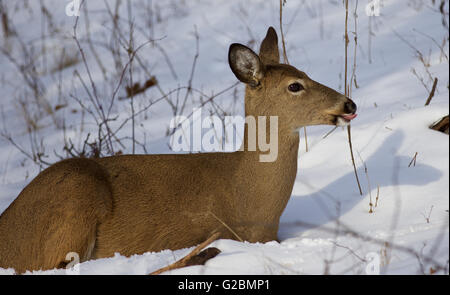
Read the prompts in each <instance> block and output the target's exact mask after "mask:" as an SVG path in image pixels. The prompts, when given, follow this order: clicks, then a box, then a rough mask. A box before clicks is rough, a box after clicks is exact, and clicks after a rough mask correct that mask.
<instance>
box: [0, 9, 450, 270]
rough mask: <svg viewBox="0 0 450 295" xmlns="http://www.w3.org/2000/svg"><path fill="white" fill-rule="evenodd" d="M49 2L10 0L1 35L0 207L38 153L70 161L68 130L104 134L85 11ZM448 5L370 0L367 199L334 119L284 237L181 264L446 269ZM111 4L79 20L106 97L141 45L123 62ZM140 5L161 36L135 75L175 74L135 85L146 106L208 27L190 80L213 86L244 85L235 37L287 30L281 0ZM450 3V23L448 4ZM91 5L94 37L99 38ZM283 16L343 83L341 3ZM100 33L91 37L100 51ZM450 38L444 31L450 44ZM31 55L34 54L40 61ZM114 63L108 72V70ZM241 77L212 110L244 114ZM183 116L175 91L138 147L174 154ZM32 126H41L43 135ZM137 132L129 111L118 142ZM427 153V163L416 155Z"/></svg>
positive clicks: (298, 62) (364, 74) (306, 52)
mask: <svg viewBox="0 0 450 295" xmlns="http://www.w3.org/2000/svg"><path fill="white" fill-rule="evenodd" d="M42 2H43V3H44V5H45V8H46V9H47V12H46V13H47V15H50V17H48V16H43V14H42V13H41V7H40V6H39V1H11V2H10V1H3V5H5V7H6V8H5V7H4V8H3V9H4V11H8V13H9V14H8V17H9V20H10V21H11V23H12V24H13V27H12V29H13V30H14V31H15V33H16V34H12V36H10V37H8V38H5V36H4V35H5V33H4V32H3V33H0V46H1V48H2V51H0V66H1V71H0V89H1V92H2V98H1V99H0V111H1V124H0V130H2V134H3V136H1V137H0V212H3V211H4V210H5V209H6V208H7V207H8V206H9V204H10V203H11V202H12V201H13V200H14V198H15V197H16V196H17V195H18V193H19V192H20V191H21V189H22V188H23V187H25V185H26V184H27V183H29V182H30V181H31V179H33V177H35V176H36V175H37V173H39V171H40V169H42V168H45V166H46V165H45V164H44V165H41V167H40V165H38V164H36V163H35V162H33V160H31V159H29V158H28V157H27V155H26V153H27V154H29V155H33V154H36V153H39V152H42V153H43V157H42V159H43V160H44V161H45V162H50V163H52V162H55V161H57V160H58V159H59V157H58V155H65V153H64V150H63V146H64V144H65V141H64V140H65V139H66V143H67V141H68V139H69V138H70V139H71V140H72V142H73V143H74V144H75V146H76V147H77V149H78V150H80V149H81V147H82V145H83V142H84V140H85V138H86V135H87V134H88V133H89V132H91V133H92V134H96V132H97V131H98V129H97V127H96V124H95V121H94V119H93V118H92V116H90V114H89V112H87V111H86V110H84V111H83V110H82V107H81V106H80V104H79V103H77V101H76V100H75V99H74V98H73V97H79V99H81V100H82V101H84V102H85V104H86V107H87V108H90V110H93V112H95V110H94V109H93V105H92V103H90V102H89V99H88V98H87V95H86V92H85V90H84V86H83V85H81V83H80V79H79V78H78V76H77V74H74V73H75V71H77V72H79V75H80V77H81V79H83V80H84V81H85V82H86V83H87V88H88V89H90V91H91V92H92V88H90V87H91V86H90V81H89V78H88V74H87V72H86V69H85V65H84V63H83V62H82V59H81V57H80V56H79V54H78V49H77V46H76V43H75V41H74V40H73V39H72V38H71V36H72V34H73V27H74V23H75V18H74V17H70V16H67V15H66V14H65V6H66V4H67V3H69V1H57V0H48V1H42ZM436 2H437V3H436V4H435V5H432V3H431V1H420V0H414V1H413V0H409V1H406V0H384V1H381V3H382V6H381V7H380V15H379V16H373V17H371V18H369V17H368V16H367V15H366V13H365V7H366V4H367V1H359V2H358V7H357V15H358V17H357V28H356V29H357V37H358V38H357V42H358V46H357V50H356V53H357V59H356V70H355V74H356V81H357V85H358V87H357V88H356V87H354V86H353V89H352V98H353V99H354V101H355V102H356V103H357V105H358V118H357V119H355V120H354V121H353V123H352V139H353V140H352V141H353V147H354V151H355V160H356V164H357V167H358V173H359V178H360V181H361V185H362V190H363V192H364V194H363V196H360V195H359V192H358V188H357V185H356V182H355V177H354V173H353V167H352V163H351V159H350V152H349V147H348V141H347V132H346V130H344V129H341V128H338V129H337V130H335V131H334V132H333V133H331V134H330V135H329V136H327V137H325V138H324V135H325V134H327V133H328V132H329V131H330V130H331V127H329V126H319V127H310V128H308V129H307V131H308V146H309V151H308V152H306V151H305V147H304V137H303V133H302V137H301V143H300V144H301V152H300V154H299V157H298V161H299V171H298V173H297V179H296V183H295V186H294V189H293V192H292V197H291V199H290V201H289V203H288V206H287V208H286V210H285V212H284V214H283V215H282V217H281V226H280V231H279V236H280V239H281V242H280V243H278V242H269V243H265V244H259V243H256V244H251V243H240V242H236V241H231V240H218V241H216V242H214V243H213V244H212V246H215V247H217V248H219V249H220V250H221V251H222V252H221V254H219V255H218V256H217V257H216V258H214V259H212V260H210V261H209V262H207V263H206V265H205V266H193V267H188V268H183V269H179V270H175V271H172V272H170V273H171V274H323V273H327V274H365V273H373V272H374V271H375V272H376V271H377V266H378V265H379V266H380V272H381V273H382V274H423V273H425V274H430V273H438V274H444V273H446V274H448V259H449V212H448V209H449V197H448V195H449V138H448V135H445V134H443V133H440V132H436V131H433V130H430V129H429V128H428V126H429V125H430V124H432V123H433V122H435V121H436V120H438V119H439V118H441V117H442V116H444V115H447V114H448V113H449V88H448V85H449V74H448V71H449V62H448V57H449V46H448V31H447V29H446V28H445V27H444V26H443V24H442V19H441V18H442V16H441V13H440V12H439V2H440V1H436ZM26 3H28V5H25V4H26ZM106 3H108V4H109V5H108V6H105V2H103V1H95V2H94V1H89V3H88V9H87V11H86V10H84V9H82V10H81V11H80V19H79V23H78V27H77V32H78V37H79V39H80V43H81V46H82V47H83V50H84V52H85V56H86V59H87V64H88V65H89V68H90V74H91V75H92V78H93V81H94V82H95V85H96V88H97V92H98V93H99V94H98V95H99V97H100V100H101V101H102V103H104V104H105V105H108V104H109V101H110V99H111V97H112V95H113V92H114V89H115V88H116V86H117V83H118V81H119V80H120V74H121V71H122V67H123V66H124V65H125V64H126V62H127V60H128V59H127V58H128V57H127V55H126V52H125V50H124V49H123V48H122V46H121V45H119V46H118V47H119V48H120V50H121V54H122V55H121V56H120V58H121V61H122V63H123V64H122V65H118V64H117V62H116V61H117V60H116V59H115V57H114V56H113V55H112V54H111V52H110V47H111V46H113V47H114V45H111V44H114V42H115V41H114V40H117V39H118V38H119V37H117V36H114V32H115V31H116V30H114V28H113V22H112V21H111V15H110V12H111V13H114V10H115V3H116V1H106ZM132 3H133V5H132V17H133V21H134V24H135V28H134V31H135V40H134V41H135V43H136V45H137V46H138V45H140V44H143V43H144V42H146V41H147V40H148V38H152V39H153V40H156V41H155V43H151V44H147V45H145V46H144V47H143V48H141V49H140V50H139V51H138V54H137V56H138V58H139V60H137V59H136V60H135V61H134V63H133V75H134V77H133V80H134V81H139V82H141V83H142V82H143V81H145V80H146V79H148V77H149V73H150V74H151V75H154V76H155V77H156V79H157V80H158V82H159V86H160V87H161V88H160V89H157V87H152V88H150V89H149V90H147V91H146V92H145V93H144V94H141V95H139V96H136V98H135V106H134V107H135V110H136V111H139V110H141V109H143V108H144V107H146V106H147V105H148V104H149V102H150V101H155V100H157V99H158V98H159V97H161V96H162V94H161V93H162V92H163V93H169V92H170V91H171V90H173V89H176V88H177V87H180V86H181V87H183V86H187V85H188V83H189V80H190V77H191V70H192V64H193V63H194V60H195V59H194V56H195V55H196V38H195V32H196V33H197V34H198V46H199V48H198V53H199V55H198V59H196V60H195V71H194V75H193V79H192V86H193V87H194V88H195V89H197V90H201V91H202V92H203V93H205V94H206V95H212V94H215V93H218V92H220V91H222V90H224V89H226V88H227V87H229V86H231V85H233V83H235V82H236V79H235V77H234V75H233V74H232V72H231V70H230V69H229V67H228V64H227V51H228V46H229V44H231V43H233V42H240V43H243V44H247V45H249V46H252V47H253V48H257V47H258V46H259V43H260V41H261V40H262V38H263V37H264V35H265V33H266V30H267V28H268V26H270V25H272V26H274V27H275V28H277V31H278V32H279V10H278V9H279V8H278V1H276V0H251V1H250V0H249V1H234V0H233V1H230V0H214V1H206V0H192V1H181V0H180V1H175V0H167V1H144V0H142V1H132ZM355 3H356V1H350V7H349V9H350V16H349V32H350V33H349V34H350V43H349V63H348V64H349V75H348V76H349V77H350V76H351V73H352V69H353V56H354V51H353V49H354V38H353V37H354V34H353V32H354V31H355V26H354V16H353V11H354V9H355ZM444 8H445V11H446V12H447V15H446V16H445V18H446V19H447V25H448V9H449V3H448V1H446V2H445V6H444ZM118 11H119V15H120V17H121V18H120V19H119V21H118V25H119V26H120V28H121V32H123V36H121V37H120V38H122V39H123V40H127V39H126V38H128V32H129V25H128V11H127V5H126V1H124V3H122V5H121V6H119V8H118ZM87 13H88V17H89V29H90V36H88V35H86V27H87V26H86V21H85V20H86V15H87ZM283 14H284V15H283V17H284V21H283V23H284V30H285V38H286V42H287V45H286V46H287V53H288V57H289V62H290V63H291V64H293V65H295V66H296V67H297V68H299V69H301V70H303V71H305V72H306V73H307V74H308V75H309V76H310V77H311V78H312V79H314V80H316V81H319V82H321V83H323V84H326V85H328V86H330V87H333V88H335V89H338V90H340V91H343V84H344V78H343V77H344V76H343V75H344V39H343V32H344V17H345V9H344V7H343V5H342V1H332V0H330V1H325V0H323V1H322V0H319V1H312V0H305V1H300V0H299V1H296V0H288V1H287V3H286V5H285V6H284V10H283ZM0 15H1V11H0ZM370 31H372V33H371V34H370V33H369V32H370ZM1 34H3V35H1ZM87 38H91V40H93V41H92V42H91V44H93V45H94V48H95V50H94V51H93V50H92V48H91V47H90V45H89V42H86V40H88V39H87ZM443 40H446V42H445V43H444V44H443V45H442V41H443ZM24 48H25V49H24ZM63 48H64V52H65V55H64V56H65V57H63V55H62V52H63ZM24 52H28V55H29V56H28V57H27V59H26V58H25V57H24ZM5 53H6V54H5ZM74 56H75V57H77V58H76V62H75V63H74V64H73V65H69V66H67V67H64V69H63V70H62V71H58V70H55V69H57V68H58V62H59V61H60V60H63V59H64V58H67V59H68V60H69V61H70V58H69V57H74ZM421 57H422V61H421V60H420V58H421ZM98 60H101V62H100V63H99V62H98ZM15 62H18V63H19V64H23V65H25V67H22V72H24V73H25V76H26V75H27V73H29V72H30V71H29V67H30V66H31V65H34V66H35V67H36V68H35V74H34V75H31V76H29V77H38V78H37V79H36V80H37V81H38V83H40V85H41V86H39V89H40V91H41V93H40V95H39V96H38V98H36V99H35V98H33V97H34V95H33V92H32V90H31V88H30V87H29V85H28V84H27V83H25V82H24V81H25V77H24V75H23V74H21V73H20V71H18V67H17V65H15V64H14V63H15ZM68 63H69V62H68ZM100 64H101V65H100ZM140 65H143V66H140ZM121 66H122V67H121ZM102 67H104V68H105V69H106V73H102V70H101V68H102ZM144 68H145V69H146V70H144ZM430 77H432V78H434V77H437V78H438V84H437V89H436V93H435V95H434V97H433V99H432V101H431V104H430V105H429V106H426V107H425V106H424V104H425V101H426V99H427V97H428V93H429V92H428V91H427V89H426V88H425V87H424V85H423V84H425V85H426V87H428V89H429V90H430V89H431V85H432V80H431V79H430ZM127 79H128V76H127V75H125V80H127ZM420 79H423V83H422V82H421V81H420ZM31 80H32V81H34V80H33V79H31ZM31 84H33V82H32V83H31ZM119 89H120V90H119V93H118V95H117V96H118V97H121V96H124V94H125V92H124V86H123V85H122V86H121V87H120V88H119ZM243 89H244V88H243V85H239V86H238V87H237V88H234V89H232V90H230V91H227V92H225V93H223V94H222V95H220V96H218V97H217V98H216V99H215V102H216V104H217V105H214V106H213V105H211V104H206V105H205V108H207V109H210V110H217V108H218V106H220V108H221V109H223V110H224V111H226V112H228V113H229V114H236V115H243V110H244V109H243ZM185 92H186V90H185V89H181V90H180V91H178V92H177V91H175V92H173V93H172V94H171V95H170V96H169V99H170V100H171V101H172V102H176V101H177V99H178V101H182V100H183V98H184V95H185ZM191 98H193V100H191ZM203 100H206V98H203ZM201 103H202V102H201V99H200V95H199V93H198V92H194V95H193V96H189V100H188V103H187V105H186V107H185V110H184V114H190V113H191V112H192V108H193V107H195V106H199V105H200V104H201ZM46 105H47V106H48V107H45V106H46ZM57 106H59V107H57ZM55 109H58V110H55ZM52 110H53V111H52ZM204 113H205V114H206V113H207V112H206V111H205V112H204ZM111 114H112V115H111V116H112V117H116V120H115V121H112V122H111V123H110V124H111V125H110V126H111V128H113V129H114V130H115V129H116V128H118V127H119V126H120V125H121V123H122V122H124V120H125V119H126V118H129V117H130V114H131V107H130V103H129V100H120V99H117V98H116V101H115V103H114V105H113V107H112V109H111ZM172 117H173V112H172V108H171V106H170V104H169V103H168V102H167V100H161V101H159V102H157V103H155V104H154V105H152V106H151V107H150V108H149V109H148V110H147V111H145V112H142V113H141V114H139V116H137V118H136V140H137V142H139V143H140V144H137V145H136V147H135V148H136V153H145V152H147V153H170V152H171V151H170V149H169V147H168V143H169V137H168V136H167V130H168V126H169V122H170V119H171V118H172ZM29 126H34V129H32V132H30V129H28V128H29ZM131 130H132V127H131V121H128V123H127V124H126V125H125V126H124V127H123V128H122V129H121V130H120V131H119V132H118V133H117V136H118V138H122V145H121V144H118V143H116V144H115V152H117V151H119V150H120V151H121V152H123V153H131V152H132V143H131V142H132V141H131V140H130V137H131V132H132V131H131ZM8 136H11V140H8ZM93 138H94V136H93V137H91V139H93ZM18 147H19V148H18ZM416 153H417V154H416ZM415 155H416V162H415V165H413V164H411V165H409V164H410V163H411V160H412V159H413V157H414V156H415ZM365 167H366V168H367V169H365ZM377 191H378V201H377V206H376V207H375V208H374V212H373V213H369V200H370V198H372V202H373V203H375V198H376V196H377ZM0 238H1V237H0ZM190 250H191V249H183V250H178V251H170V250H165V251H162V252H159V253H145V254H143V255H135V256H132V257H129V258H127V257H123V256H120V255H119V254H117V255H116V256H115V257H113V258H107V259H99V260H95V261H88V262H85V263H82V264H81V265H79V271H80V273H81V274H147V273H149V272H151V271H154V270H156V269H158V268H160V267H163V266H165V265H167V264H169V263H172V262H174V261H175V260H177V259H179V258H181V257H182V256H184V255H186V254H187V253H188V252H189V251H190ZM10 273H13V271H12V270H3V269H0V274H10ZM33 273H35V274H64V273H74V271H73V270H72V271H66V270H52V271H43V272H39V271H37V272H33Z"/></svg>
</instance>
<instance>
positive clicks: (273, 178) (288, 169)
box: [0, 27, 356, 273]
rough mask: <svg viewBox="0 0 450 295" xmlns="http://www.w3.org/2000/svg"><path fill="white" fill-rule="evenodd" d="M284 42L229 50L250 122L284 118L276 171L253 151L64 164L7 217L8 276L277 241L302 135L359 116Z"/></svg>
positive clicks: (2, 221) (39, 180) (2, 219)
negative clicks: (292, 56)
mask: <svg viewBox="0 0 450 295" xmlns="http://www.w3.org/2000/svg"><path fill="white" fill-rule="evenodd" d="M277 39H278V38H277V34H276V32H275V30H274V29H273V28H272V27H271V28H269V30H268V31H267V35H266V37H265V39H264V41H263V42H262V44H261V48H260V53H259V56H258V55H257V54H255V53H254V52H253V51H252V50H251V49H249V48H247V47H246V46H244V45H241V44H232V45H231V46H230V49H229V64H230V67H231V70H232V71H233V73H234V74H235V75H236V77H237V78H238V79H239V80H240V81H242V82H244V83H246V84H247V88H246V93H245V113H246V116H255V117H258V116H278V141H279V144H278V146H279V149H278V157H277V159H276V161H274V162H260V161H259V155H260V153H261V152H259V151H248V150H246V149H245V148H244V151H237V152H233V153H200V154H177V155H175V154H171V155H122V156H113V157H106V158H100V159H84V158H78V159H68V160H64V161H61V162H59V163H56V164H54V165H52V166H50V167H49V168H47V169H46V170H44V171H42V172H41V173H40V174H39V175H38V176H37V177H36V178H35V179H34V180H33V181H32V182H31V183H30V184H29V185H28V186H27V187H25V188H24V189H23V191H22V192H21V193H20V195H19V196H18V197H17V199H16V200H15V201H14V202H13V203H12V204H11V205H10V206H9V207H8V208H7V209H6V211H5V212H3V214H2V215H1V216H0V267H3V268H9V267H12V268H14V269H15V270H16V272H18V273H22V272H24V271H26V270H38V269H43V270H45V269H52V268H56V267H63V266H64V265H65V259H66V255H67V253H69V252H76V253H78V254H79V256H80V259H81V261H86V260H89V259H96V258H103V257H111V256H113V255H114V253H116V252H118V253H120V254H122V255H125V256H130V255H133V254H141V253H144V252H148V251H160V250H163V249H180V248H185V247H190V246H193V245H196V244H198V243H200V242H202V241H204V240H206V239H207V238H208V237H209V236H210V235H211V234H213V233H215V232H219V233H220V237H221V238H228V239H236V236H239V237H240V238H242V239H243V240H246V241H250V242H266V241H270V240H276V239H277V231H278V226H279V220H280V216H281V214H282V212H283V210H284V208H285V207H286V204H287V202H288V200H289V197H290V196H291V192H292V187H293V185H294V181H295V177H296V174H297V156H298V155H297V152H298V146H299V135H298V129H299V128H300V127H302V126H307V125H317V124H327V125H343V124H345V123H348V122H349V121H350V120H352V119H353V118H354V117H355V116H356V114H355V111H356V105H355V104H354V103H353V102H352V101H351V100H350V99H348V98H347V97H345V96H344V95H342V94H339V93H338V92H336V91H334V90H332V89H330V88H328V87H326V86H324V85H321V84H319V83H317V82H315V81H313V80H311V79H310V78H308V76H307V75H306V74H305V73H303V72H301V71H299V70H297V69H296V68H294V67H292V66H289V65H285V64H280V63H279V52H278V44H277V43H278V41H277ZM247 129H248V128H247V127H246V129H245V132H244V145H246V144H247V143H246V142H247V140H246V138H247V137H248V135H247V134H248V130H247ZM230 228H231V229H232V231H233V232H232V231H230Z"/></svg>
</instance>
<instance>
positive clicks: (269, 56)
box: [259, 27, 280, 65]
mask: <svg viewBox="0 0 450 295" xmlns="http://www.w3.org/2000/svg"><path fill="white" fill-rule="evenodd" d="M259 57H260V58H261V60H262V62H263V63H264V64H266V65H267V64H278V63H280V53H279V51H278V36H277V32H275V29H274V28H273V27H270V28H269V29H268V30H267V34H266V37H265V38H264V40H263V41H262V43H261V48H260V49H259Z"/></svg>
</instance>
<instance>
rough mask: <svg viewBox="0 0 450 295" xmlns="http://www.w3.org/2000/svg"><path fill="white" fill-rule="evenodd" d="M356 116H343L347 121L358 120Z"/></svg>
mask: <svg viewBox="0 0 450 295" xmlns="http://www.w3.org/2000/svg"><path fill="white" fill-rule="evenodd" d="M356 116H358V115H357V114H351V115H342V118H344V119H345V120H349V121H351V120H353V119H355V118H356Z"/></svg>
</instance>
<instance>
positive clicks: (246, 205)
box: [235, 110, 299, 240]
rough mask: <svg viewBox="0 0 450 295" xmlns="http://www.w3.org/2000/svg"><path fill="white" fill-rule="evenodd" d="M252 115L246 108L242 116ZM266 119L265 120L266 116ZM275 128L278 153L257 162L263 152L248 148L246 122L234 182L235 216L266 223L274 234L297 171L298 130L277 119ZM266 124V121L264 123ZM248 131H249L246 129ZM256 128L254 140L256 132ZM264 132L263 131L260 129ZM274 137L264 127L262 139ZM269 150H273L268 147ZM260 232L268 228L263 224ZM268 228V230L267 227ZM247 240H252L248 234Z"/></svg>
mask: <svg viewBox="0 0 450 295" xmlns="http://www.w3.org/2000/svg"><path fill="white" fill-rule="evenodd" d="M247 115H252V116H255V115H254V114H252V113H249V112H247V110H246V116H247ZM266 121H267V122H269V120H268V119H267V120H266ZM279 123H280V124H279V128H278V132H277V135H278V140H277V141H278V144H277V146H278V153H277V157H276V159H275V160H274V161H273V162H261V161H260V160H261V155H265V154H267V152H264V151H261V150H260V149H258V145H257V149H256V151H249V150H248V139H249V136H251V134H249V128H248V125H247V124H246V126H245V131H244V141H243V145H244V151H241V152H240V153H241V160H240V167H239V168H240V169H238V170H237V171H239V172H238V173H237V174H238V175H237V178H238V179H237V180H236V181H237V182H238V183H240V184H241V185H240V186H239V188H240V190H241V191H240V192H238V194H239V195H240V198H239V206H238V207H237V208H235V212H236V219H238V220H245V221H247V222H248V223H253V224H255V225H256V227H257V226H258V225H262V224H266V225H267V226H269V227H270V228H272V229H273V231H274V234H275V235H276V231H277V230H278V223H279V219H280V216H281V214H282V212H283V211H284V209H285V207H286V205H287V202H288V201H289V198H290V196H291V193H292V188H293V185H294V182H295V177H296V174H297V157H298V148H299V135H298V132H292V131H290V130H285V129H283V128H282V125H283V124H282V122H279ZM267 124H268V123H267ZM250 132H252V131H251V130H250ZM259 132H261V130H259V129H258V128H256V141H257V138H258V136H259V135H260V134H259ZM262 132H264V131H262ZM269 139H270V140H274V139H271V138H270V132H269V127H268V126H267V129H266V141H267V142H269ZM272 152H273V151H272ZM255 232H256V233H255V235H256V236H255V237H254V238H255V239H256V240H258V239H260V237H258V236H257V235H258V233H257V232H258V230H255ZM261 232H264V233H266V232H268V229H267V228H266V227H265V226H263V227H261ZM269 232H270V230H269ZM248 240H252V237H249V238H248Z"/></svg>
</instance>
